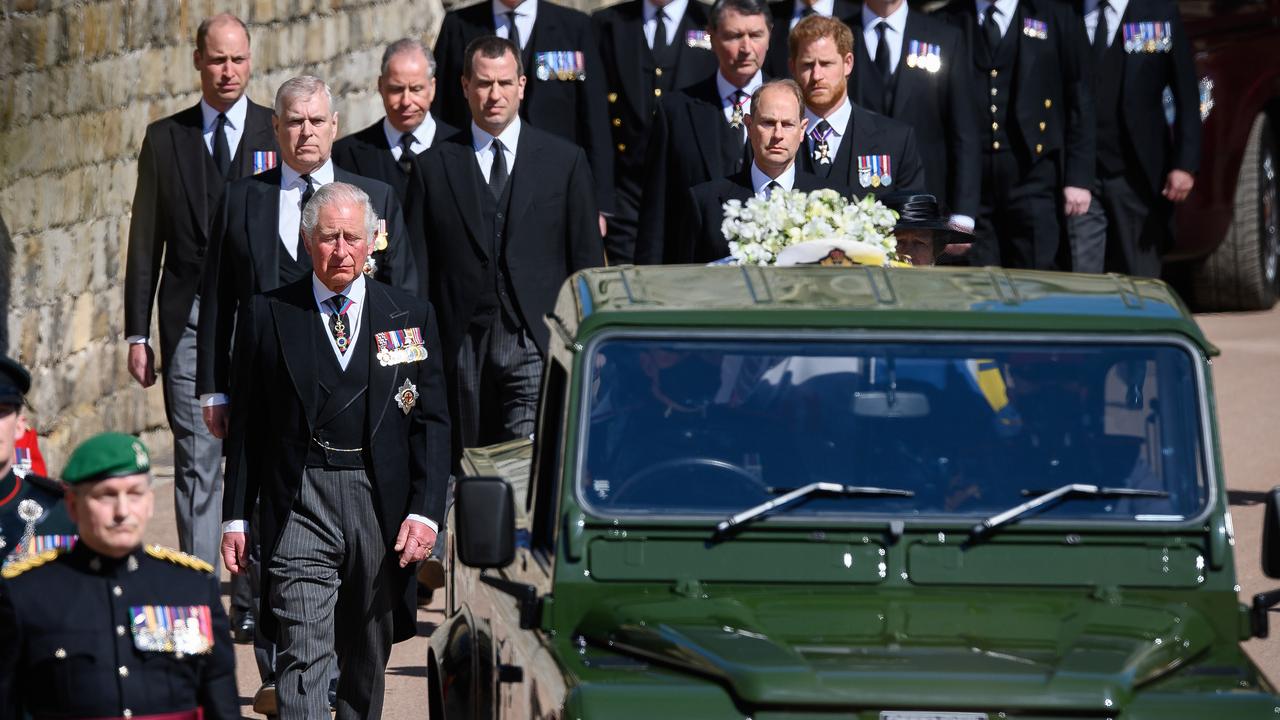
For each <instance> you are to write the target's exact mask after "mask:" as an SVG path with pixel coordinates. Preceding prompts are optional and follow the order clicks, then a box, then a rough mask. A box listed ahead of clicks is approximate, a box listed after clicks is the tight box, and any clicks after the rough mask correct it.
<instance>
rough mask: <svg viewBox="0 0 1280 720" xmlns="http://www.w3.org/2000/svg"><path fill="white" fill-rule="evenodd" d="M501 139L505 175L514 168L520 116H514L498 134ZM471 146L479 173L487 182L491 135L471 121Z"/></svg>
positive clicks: (490, 165) (491, 142)
mask: <svg viewBox="0 0 1280 720" xmlns="http://www.w3.org/2000/svg"><path fill="white" fill-rule="evenodd" d="M498 139H499V140H501V141H502V155H503V156H504V157H505V158H506V159H507V177H508V178H510V177H511V173H513V172H515V169H516V146H517V145H518V144H519V143H520V116H519V115H517V116H515V118H514V119H512V121H511V124H510V125H508V126H507V127H506V129H505V130H503V131H502V132H501V133H499V134H498ZM471 148H472V149H473V150H474V151H475V154H476V163H477V164H479V165H480V174H481V175H483V176H484V181H485V182H486V183H488V182H489V171H490V170H492V169H493V136H492V135H490V134H489V133H487V132H485V131H484V130H481V129H480V126H479V125H476V124H475V121H474V120H473V121H472V122H471Z"/></svg>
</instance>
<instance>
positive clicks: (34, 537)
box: [0, 357, 76, 564]
mask: <svg viewBox="0 0 1280 720" xmlns="http://www.w3.org/2000/svg"><path fill="white" fill-rule="evenodd" d="M30 389H31V375H30V374H28V373H27V370H26V368H24V367H22V366H21V365H19V364H18V363H17V362H15V361H13V360H10V359H9V358H7V357H0V564H3V563H7V562H9V561H13V560H21V559H23V558H26V557H29V556H31V555H35V554H38V553H40V552H43V551H44V550H46V549H49V548H54V547H65V546H69V545H70V544H72V543H73V542H74V541H75V532H76V531H75V526H74V525H72V523H71V519H70V518H68V517H67V511H66V508H65V507H64V506H63V504H62V487H61V486H60V485H58V483H57V482H55V481H53V480H50V479H49V478H46V477H41V476H39V475H36V474H35V473H22V474H20V473H18V472H15V468H14V452H13V447H14V443H15V442H17V440H18V438H19V437H21V436H22V435H23V433H24V432H25V430H26V428H25V425H26V423H25V422H23V418H22V399H23V397H24V396H25V395H26V394H27V391H28V390H30Z"/></svg>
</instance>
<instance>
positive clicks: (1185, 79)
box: [1081, 0, 1201, 195]
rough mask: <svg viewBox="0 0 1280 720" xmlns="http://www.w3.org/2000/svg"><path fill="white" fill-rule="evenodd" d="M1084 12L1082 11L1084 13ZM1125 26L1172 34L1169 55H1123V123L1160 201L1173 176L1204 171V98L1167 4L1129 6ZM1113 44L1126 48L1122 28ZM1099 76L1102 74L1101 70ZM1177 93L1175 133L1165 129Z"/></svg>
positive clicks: (1134, 0) (1138, 1) (1133, 0)
mask: <svg viewBox="0 0 1280 720" xmlns="http://www.w3.org/2000/svg"><path fill="white" fill-rule="evenodd" d="M1081 12H1083V8H1081ZM1121 22H1122V23H1146V22H1167V23H1169V24H1170V27H1172V29H1173V48H1172V50H1171V51H1170V52H1155V53H1145V52H1139V53H1128V52H1125V53H1123V56H1124V60H1123V63H1124V70H1123V73H1122V75H1121V78H1120V122H1121V126H1122V127H1123V128H1124V129H1125V131H1126V137H1125V138H1124V139H1125V140H1127V141H1128V142H1130V143H1131V144H1132V147H1133V150H1134V154H1135V155H1136V156H1137V158H1138V162H1139V164H1140V165H1141V171H1142V174H1143V176H1145V178H1146V180H1147V182H1148V183H1149V187H1150V188H1151V190H1152V191H1153V192H1154V193H1155V195H1159V193H1160V190H1161V189H1162V188H1163V187H1164V180H1165V176H1166V175H1168V174H1169V171H1170V170H1186V171H1187V172H1189V173H1195V172H1197V171H1198V170H1199V169H1200V135H1201V121H1200V93H1199V88H1198V87H1197V85H1196V68H1195V61H1194V59H1193V58H1192V56H1191V44H1190V42H1188V40H1187V33H1186V31H1185V30H1184V29H1183V27H1182V15H1181V14H1180V13H1179V12H1178V6H1177V4H1176V3H1173V2H1169V0H1129V4H1128V6H1127V7H1126V8H1125V11H1124V18H1122V20H1121ZM1113 43H1120V45H1121V47H1122V48H1123V46H1124V31H1123V27H1121V28H1119V29H1117V30H1116V35H1115V40H1114V41H1113ZM1100 71H1101V69H1100ZM1166 87H1168V88H1169V89H1170V90H1172V91H1173V103H1174V109H1175V114H1174V122H1173V130H1172V132H1170V129H1169V126H1168V125H1167V124H1166V123H1165V115H1164V89H1165V88H1166Z"/></svg>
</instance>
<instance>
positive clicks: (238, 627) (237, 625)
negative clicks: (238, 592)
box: [230, 609, 258, 645]
mask: <svg viewBox="0 0 1280 720" xmlns="http://www.w3.org/2000/svg"><path fill="white" fill-rule="evenodd" d="M230 619H231V639H232V640H233V641H235V642H238V643H240V644H242V645H243V644H248V643H252V642H253V632H254V630H255V629H256V628H257V627H258V621H257V619H256V618H255V617H254V616H253V611H252V610H239V609H232V611H231V618H230Z"/></svg>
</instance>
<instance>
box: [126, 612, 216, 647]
mask: <svg viewBox="0 0 1280 720" xmlns="http://www.w3.org/2000/svg"><path fill="white" fill-rule="evenodd" d="M129 617H130V625H131V626H132V628H133V646H134V647H136V648H138V649H139V650H141V651H143V652H162V653H173V654H175V655H204V654H206V653H209V652H212V651H213V614H212V613H211V612H209V606H208V605H179V606H174V605H135V606H133V607H130V608H129Z"/></svg>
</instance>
